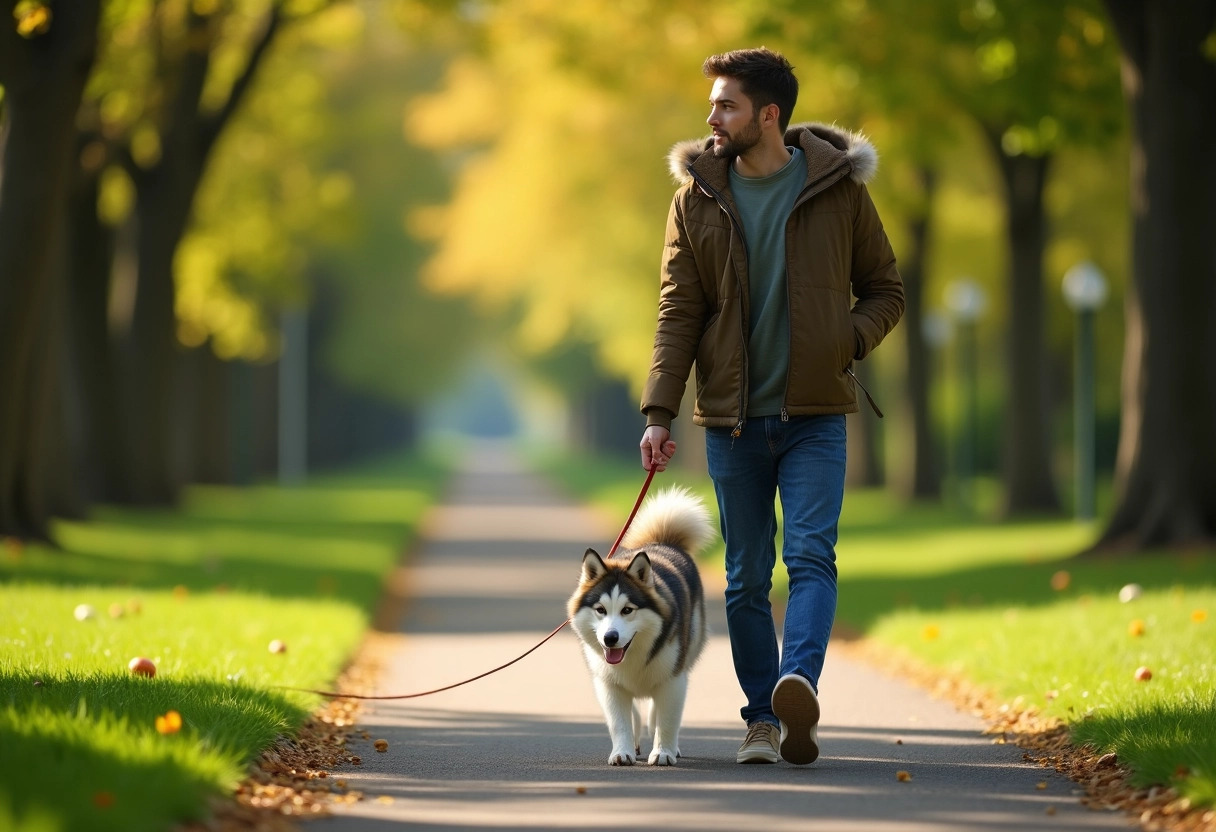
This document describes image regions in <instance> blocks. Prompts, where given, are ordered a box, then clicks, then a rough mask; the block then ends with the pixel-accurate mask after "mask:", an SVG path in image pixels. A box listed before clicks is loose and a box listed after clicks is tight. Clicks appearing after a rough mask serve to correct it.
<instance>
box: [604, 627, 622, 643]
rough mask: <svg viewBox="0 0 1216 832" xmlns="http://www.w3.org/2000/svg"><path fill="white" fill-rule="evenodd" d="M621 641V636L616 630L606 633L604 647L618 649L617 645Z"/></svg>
mask: <svg viewBox="0 0 1216 832" xmlns="http://www.w3.org/2000/svg"><path fill="white" fill-rule="evenodd" d="M620 640H621V634H620V633H618V632H617V631H616V630H609V631H608V632H606V633H604V646H605V647H616V643H617V642H618V641H620Z"/></svg>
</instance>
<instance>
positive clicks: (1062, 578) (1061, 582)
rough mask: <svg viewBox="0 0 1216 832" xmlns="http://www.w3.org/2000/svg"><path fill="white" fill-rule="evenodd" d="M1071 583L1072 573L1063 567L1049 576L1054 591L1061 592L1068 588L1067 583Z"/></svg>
mask: <svg viewBox="0 0 1216 832" xmlns="http://www.w3.org/2000/svg"><path fill="white" fill-rule="evenodd" d="M1071 583H1072V575H1070V574H1068V572H1066V571H1065V570H1063V569H1061V570H1060V571H1059V572H1057V573H1055V574H1054V575H1052V576H1051V588H1052V589H1054V590H1055V591H1056V592H1063V591H1064V590H1066V589H1068V585H1069V584H1071Z"/></svg>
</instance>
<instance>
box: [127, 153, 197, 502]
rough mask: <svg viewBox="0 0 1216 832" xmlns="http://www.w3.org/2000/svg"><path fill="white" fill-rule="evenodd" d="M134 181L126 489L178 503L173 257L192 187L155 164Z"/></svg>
mask: <svg viewBox="0 0 1216 832" xmlns="http://www.w3.org/2000/svg"><path fill="white" fill-rule="evenodd" d="M136 181H137V187H138V199H137V203H136V210H135V218H136V223H137V225H138V230H137V232H136V238H137V241H136V244H135V245H136V251H137V256H136V274H137V277H136V290H135V308H134V313H133V315H132V318H131V331H130V334H129V339H128V344H127V350H126V361H125V368H126V377H127V379H128V381H129V384H130V386H129V389H128V394H129V395H128V399H127V422H128V425H130V427H131V428H132V429H133V433H132V434H131V436H130V442H131V445H130V448H131V453H130V454H129V457H128V469H127V476H126V478H125V479H126V485H125V488H126V489H127V491H128V492H129V493H130V494H131V496H132V498H133V500H134V501H135V502H137V503H140V504H149V505H166V504H170V503H173V502H174V501H176V499H177V497H178V494H179V493H180V491H181V487H182V485H183V482H184V472H183V464H182V460H181V459H180V458H179V454H178V453H177V451H176V445H177V443H176V442H175V430H176V429H177V428H178V427H179V426H180V420H179V419H178V418H177V417H178V415H179V414H178V412H177V405H178V404H179V397H180V393H181V392H182V391H181V390H179V389H178V385H179V382H180V379H179V377H178V365H179V363H180V361H181V354H180V353H181V348H180V347H179V346H178V341H177V314H176V310H175V305H174V304H175V291H174V285H173V257H174V254H175V252H176V251H177V245H178V242H179V241H180V240H181V237H182V234H183V233H185V228H186V222H187V217H188V215H189V206H190V203H191V202H192V201H193V197H194V186H193V185H189V184H186V183H180V182H179V181H178V180H177V178H176V177H173V178H171V177H169V176H168V175H167V172H166V170H165V169H164V168H163V166H162V167H158V168H157V169H156V170H154V171H150V172H147V173H146V174H145V175H144V176H142V177H140V178H139V179H137V180H136Z"/></svg>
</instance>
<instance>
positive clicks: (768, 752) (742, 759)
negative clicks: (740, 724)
mask: <svg viewBox="0 0 1216 832" xmlns="http://www.w3.org/2000/svg"><path fill="white" fill-rule="evenodd" d="M779 736H780V731H778V729H777V726H776V725H774V724H773V723H771V722H753V723H752V724H751V725H749V726H747V736H746V737H744V738H743V745H741V746H739V753H738V754H736V755H735V762H736V763H775V762H777V761H778V760H780V759H781V755H780V754H779V753H778V752H777V740H778V738H779Z"/></svg>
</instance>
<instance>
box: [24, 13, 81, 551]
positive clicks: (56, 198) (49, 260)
mask: <svg viewBox="0 0 1216 832" xmlns="http://www.w3.org/2000/svg"><path fill="white" fill-rule="evenodd" d="M10 5H11V4H10ZM98 6H99V3H98V2H97V0H89V2H80V3H78V4H75V5H74V7H73V8H72V10H70V11H61V12H60V14H59V16H58V17H57V18H56V19H55V23H54V25H53V26H51V28H50V29H49V30H48V31H47V32H46V33H44V34H39V35H34V36H33V37H32V38H30V39H26V38H23V37H21V36H20V35H18V34H17V32H16V27H15V26H14V25H13V21H12V20H11V19H10V20H8V21H7V22H6V23H5V24H3V25H0V85H2V86H3V87H4V90H5V114H4V119H5V120H4V123H3V125H0V146H2V148H3V150H2V152H3V157H2V159H0V170H3V179H0V333H3V337H2V338H0V390H2V391H4V392H3V396H0V535H14V536H20V537H39V538H46V537H47V536H48V526H49V519H50V511H51V510H52V507H53V506H54V500H55V499H56V496H57V495H56V492H55V490H54V489H55V488H56V487H58V485H59V484H60V483H62V482H64V481H66V477H63V476H60V475H59V474H56V473H55V472H54V471H51V470H48V469H49V466H51V465H52V464H53V463H54V461H55V458H58V459H59V460H60V461H62V459H63V458H62V457H59V456H58V455H55V457H54V458H50V459H48V457H47V454H46V451H47V449H48V448H57V447H58V448H60V449H62V445H63V444H64V443H63V442H62V441H61V440H62V437H61V436H49V435H48V434H47V433H45V432H46V431H62V430H63V428H64V420H63V418H62V414H61V413H60V414H56V413H54V412H53V408H54V407H55V404H56V402H57V401H59V398H58V395H57V394H56V393H55V390H56V388H57V387H58V386H59V385H60V381H61V379H62V376H61V375H60V371H61V369H62V367H61V363H60V361H59V358H60V356H58V355H57V354H56V353H55V351H54V350H53V349H51V345H52V344H54V343H55V341H56V340H57V339H58V338H59V337H60V333H59V332H57V331H53V329H52V327H54V326H55V325H56V323H61V322H60V316H58V315H57V314H55V311H54V310H53V309H52V308H51V304H52V303H54V302H56V300H62V293H61V292H59V291H58V289H57V284H58V281H59V279H60V278H59V267H60V266H61V263H59V262H57V261H56V259H55V258H56V250H57V247H58V246H59V245H60V244H61V243H62V241H63V237H62V234H63V220H64V214H65V204H66V199H67V191H68V171H69V170H70V169H71V163H72V152H73V138H74V136H75V126H74V119H75V116H76V110H77V108H78V107H79V105H80V100H81V97H82V94H83V91H84V84H85V80H86V78H87V76H88V73H89V69H90V67H91V66H92V63H93V56H94V51H95V47H96V31H97V18H98ZM60 403H62V402H60Z"/></svg>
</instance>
